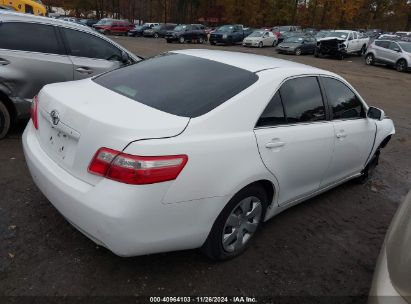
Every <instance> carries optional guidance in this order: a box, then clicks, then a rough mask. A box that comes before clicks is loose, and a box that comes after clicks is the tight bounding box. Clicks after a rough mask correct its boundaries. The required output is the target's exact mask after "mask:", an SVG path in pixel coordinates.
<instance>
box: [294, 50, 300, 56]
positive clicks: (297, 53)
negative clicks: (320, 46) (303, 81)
mask: <svg viewBox="0 0 411 304" xmlns="http://www.w3.org/2000/svg"><path fill="white" fill-rule="evenodd" d="M295 54H296V55H297V56H300V55H301V49H300V48H297V49H296V50H295Z"/></svg>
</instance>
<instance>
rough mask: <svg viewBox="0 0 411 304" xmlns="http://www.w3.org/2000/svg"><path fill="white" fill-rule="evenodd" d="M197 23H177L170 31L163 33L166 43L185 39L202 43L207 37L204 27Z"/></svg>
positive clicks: (184, 40)
mask: <svg viewBox="0 0 411 304" xmlns="http://www.w3.org/2000/svg"><path fill="white" fill-rule="evenodd" d="M201 27H202V26H200V25H198V24H181V25H177V26H176V27H175V28H174V29H173V30H172V31H168V32H167V34H166V35H165V37H164V38H165V39H166V40H167V43H171V42H173V41H178V42H180V43H184V42H186V41H190V42H191V41H197V42H198V43H204V41H205V40H206V39H207V38H206V37H207V35H206V33H205V31H204V27H203V28H201Z"/></svg>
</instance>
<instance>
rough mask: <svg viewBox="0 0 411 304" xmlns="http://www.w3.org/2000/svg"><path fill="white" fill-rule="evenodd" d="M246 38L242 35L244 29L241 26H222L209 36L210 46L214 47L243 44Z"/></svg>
mask: <svg viewBox="0 0 411 304" xmlns="http://www.w3.org/2000/svg"><path fill="white" fill-rule="evenodd" d="M249 34H251V33H249ZM246 36H247V35H246V34H244V29H243V26H242V25H239V24H231V25H223V26H220V27H219V28H217V29H216V30H215V31H214V32H213V33H212V34H210V43H211V44H212V45H216V44H217V43H218V44H236V43H241V42H243V40H244V38H245V37H246Z"/></svg>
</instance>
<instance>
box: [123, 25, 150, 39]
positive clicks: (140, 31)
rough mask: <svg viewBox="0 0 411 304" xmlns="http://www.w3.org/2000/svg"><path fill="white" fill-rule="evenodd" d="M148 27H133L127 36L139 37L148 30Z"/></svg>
mask: <svg viewBox="0 0 411 304" xmlns="http://www.w3.org/2000/svg"><path fill="white" fill-rule="evenodd" d="M149 28H150V26H148V25H135V26H134V28H132V29H131V30H129V31H128V33H127V35H128V36H131V37H136V36H137V37H141V36H143V33H144V31H145V30H147V29H149Z"/></svg>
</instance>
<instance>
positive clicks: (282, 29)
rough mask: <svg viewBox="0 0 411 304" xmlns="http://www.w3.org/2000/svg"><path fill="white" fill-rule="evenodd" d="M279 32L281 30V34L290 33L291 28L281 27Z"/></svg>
mask: <svg viewBox="0 0 411 304" xmlns="http://www.w3.org/2000/svg"><path fill="white" fill-rule="evenodd" d="M278 30H279V31H280V32H288V31H289V30H290V27H289V26H280V27H279V28H278Z"/></svg>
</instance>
